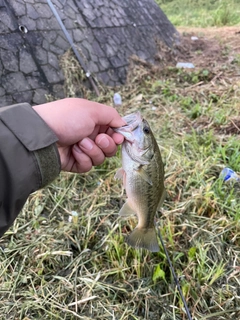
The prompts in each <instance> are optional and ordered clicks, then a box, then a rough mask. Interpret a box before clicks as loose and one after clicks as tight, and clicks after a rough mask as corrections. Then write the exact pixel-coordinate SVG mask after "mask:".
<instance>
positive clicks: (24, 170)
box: [0, 103, 60, 237]
mask: <svg viewBox="0 0 240 320" xmlns="http://www.w3.org/2000/svg"><path fill="white" fill-rule="evenodd" d="M57 140H58V139H57V136H56V135H55V134H54V132H53V131H52V130H51V129H50V128H49V127H48V126H47V124H46V123H45V122H44V121H43V120H42V118H41V117H40V116H39V115H38V114H37V113H36V112H35V111H34V109H32V108H31V106H30V105H29V104H27V103H23V104H16V105H12V106H9V107H3V108H0V237H1V236H2V235H3V233H4V232H5V231H6V230H7V229H8V228H9V227H10V226H11V224H12V223H13V221H14V219H15V218H16V217H17V215H18V213H19V212H20V210H21V209H22V207H23V205H24V203H25V201H26V200H27V198H28V196H29V195H30V193H32V192H34V191H36V190H38V189H40V188H42V187H44V186H46V185H47V184H48V183H50V182H51V181H52V180H53V179H54V178H56V177H57V175H58V174H59V172H60V159H59V154H58V151H57V147H56V144H55V142H56V141H57Z"/></svg>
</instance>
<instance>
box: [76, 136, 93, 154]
mask: <svg viewBox="0 0 240 320" xmlns="http://www.w3.org/2000/svg"><path fill="white" fill-rule="evenodd" d="M79 146H80V147H82V148H84V149H86V150H89V151H90V150H92V148H93V143H92V141H91V140H90V139H88V138H84V139H82V141H81V142H80V143H79Z"/></svg>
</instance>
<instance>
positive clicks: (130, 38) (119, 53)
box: [0, 0, 176, 106]
mask: <svg viewBox="0 0 240 320" xmlns="http://www.w3.org/2000/svg"><path fill="white" fill-rule="evenodd" d="M52 2H53V4H54V6H55V8H56V9H57V12H58V14H59V15H60V17H61V19H62V21H63V24H64V25H65V27H66V29H67V30H68V32H69V34H70V36H71V37H72V39H73V42H74V44H75V45H76V47H77V48H78V49H79V52H81V54H82V57H83V59H84V61H85V62H86V67H87V69H88V70H89V71H90V72H91V73H93V74H94V75H95V76H96V77H97V78H98V80H100V81H102V82H103V83H105V84H107V85H110V86H115V85H119V84H122V83H124V81H125V79H126V71H127V65H128V58H129V56H131V55H132V54H136V55H138V56H139V57H140V58H142V59H145V60H147V61H151V62H154V56H155V53H156V45H155V39H156V38H159V39H162V40H163V41H164V42H165V43H166V44H167V45H169V46H170V45H171V44H172V42H173V39H174V34H176V30H175V28H174V27H173V26H172V25H171V23H170V22H169V21H168V19H167V17H166V16H165V15H164V13H163V12H162V11H161V9H160V8H159V7H158V6H157V4H156V3H155V2H154V1H153V0H131V1H129V0H52ZM69 47H70V45H69V43H68V41H67V40H66V37H65V35H64V33H63V31H62V29H61V28H60V26H59V23H58V22H57V20H56V18H55V16H54V15H53V13H52V11H51V9H50V7H49V5H48V2H47V0H0V74H1V77H0V106H3V105H9V104H12V103H17V102H23V101H27V102H30V103H31V104H39V103H43V102H45V95H46V94H53V95H54V96H56V97H58V98H61V97H63V89H62V86H63V82H64V77H63V74H62V72H61V70H60V67H59V57H60V56H61V55H62V54H64V52H66V51H67V50H68V49H69Z"/></svg>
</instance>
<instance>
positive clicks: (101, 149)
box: [33, 98, 126, 173]
mask: <svg viewBox="0 0 240 320" xmlns="http://www.w3.org/2000/svg"><path fill="white" fill-rule="evenodd" d="M33 109H34V110H35V111H36V112H37V113H38V114H39V116H40V117H41V118H42V119H43V120H44V121H45V122H46V123H47V125H48V126H49V127H50V128H51V129H52V130H53V131H54V132H55V134H56V135H57V137H58V139H59V140H58V142H57V147H58V151H59V155H60V159H61V168H62V170H64V171H69V172H78V173H83V172H87V171H89V170H91V168H92V166H96V165H100V164H101V163H103V162H104V160H105V157H112V156H114V155H115V154H116V152H117V145H118V144H121V143H122V142H123V140H124V137H123V136H122V135H121V134H119V133H116V132H114V131H113V130H112V129H111V127H120V126H123V125H125V124H126V123H125V122H124V121H123V120H122V118H121V117H120V115H119V114H118V112H117V111H116V110H115V109H114V108H112V107H108V106H105V105H103V104H100V103H97V102H92V101H88V100H85V99H79V98H66V99H62V100H58V101H54V102H49V103H45V104H42V105H38V106H34V107H33Z"/></svg>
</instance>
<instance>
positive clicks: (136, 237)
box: [127, 227, 160, 252]
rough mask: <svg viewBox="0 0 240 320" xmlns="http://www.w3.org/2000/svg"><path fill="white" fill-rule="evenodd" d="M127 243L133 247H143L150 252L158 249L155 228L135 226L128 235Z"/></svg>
mask: <svg viewBox="0 0 240 320" xmlns="http://www.w3.org/2000/svg"><path fill="white" fill-rule="evenodd" d="M127 244H129V245H130V246H131V247H133V248H143V249H147V250H149V251H151V252H158V251H159V250H160V248H159V245H158V239H157V233H156V230H155V228H149V229H143V228H138V227H136V228H135V229H134V230H133V232H132V233H131V234H130V235H129V236H128V238H127Z"/></svg>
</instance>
